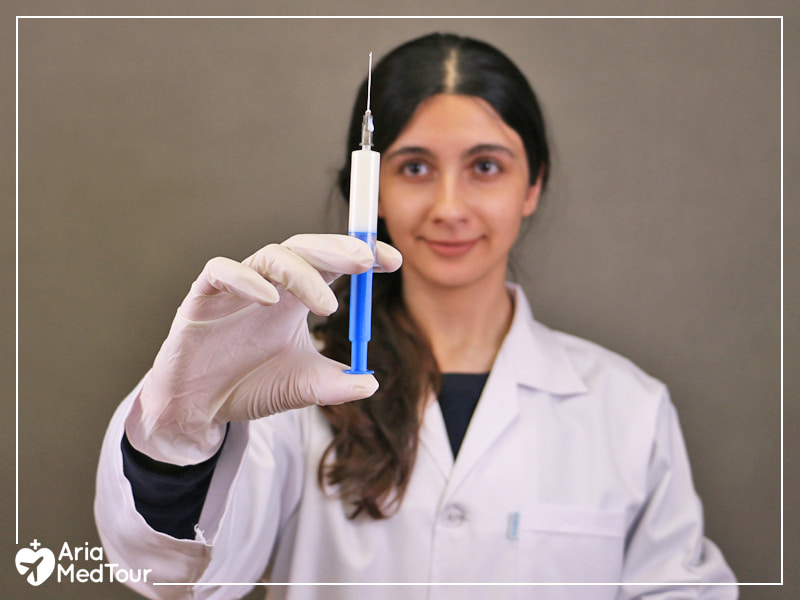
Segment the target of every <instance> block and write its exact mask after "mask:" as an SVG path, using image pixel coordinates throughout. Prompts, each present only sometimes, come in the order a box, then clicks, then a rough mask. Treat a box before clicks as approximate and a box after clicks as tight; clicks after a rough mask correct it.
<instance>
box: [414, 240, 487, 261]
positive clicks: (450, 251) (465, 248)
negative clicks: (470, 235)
mask: <svg viewBox="0 0 800 600" xmlns="http://www.w3.org/2000/svg"><path fill="white" fill-rule="evenodd" d="M425 242H426V243H427V244H428V247H430V249H431V250H433V251H434V252H435V253H436V254H438V255H439V256H446V257H449V258H452V257H458V256H463V255H464V254H466V253H467V252H469V251H470V250H472V248H474V247H475V245H476V244H477V243H478V240H477V239H474V240H428V239H426V240H425Z"/></svg>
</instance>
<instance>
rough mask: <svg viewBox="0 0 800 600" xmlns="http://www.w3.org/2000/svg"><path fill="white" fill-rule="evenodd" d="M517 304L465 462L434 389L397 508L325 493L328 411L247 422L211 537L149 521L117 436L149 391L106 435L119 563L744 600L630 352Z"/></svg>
mask: <svg viewBox="0 0 800 600" xmlns="http://www.w3.org/2000/svg"><path fill="white" fill-rule="evenodd" d="M512 290H513V292H514V296H515V306H516V309H515V315H514V319H513V323H512V326H511V329H510V331H509V333H508V335H507V336H506V339H505V341H504V342H503V345H502V347H501V349H500V352H499V354H498V356H497V359H496V361H495V364H494V367H493V368H492V372H491V374H490V376H489V379H488V381H487V383H486V387H485V389H484V392H483V395H482V396H481V399H480V401H479V403H478V406H477V408H476V410H475V414H474V416H473V418H472V421H471V423H470V426H469V429H468V431H467V433H466V437H465V439H464V441H463V445H462V446H461V449H460V451H459V454H458V459H457V460H456V461H455V462H454V461H453V457H452V453H451V450H450V446H449V443H448V438H447V433H446V430H445V425H444V422H443V420H442V415H441V412H440V410H439V406H438V403H437V402H436V401H435V400H434V399H433V398H431V401H430V402H429V404H428V405H427V409H426V412H425V415H424V420H423V424H422V429H421V431H420V443H419V450H418V454H417V460H416V464H415V466H414V470H413V474H412V477H411V481H410V483H409V486H408V490H407V492H406V495H405V499H404V501H403V503H402V506H401V508H400V510H399V512H398V513H397V514H395V515H394V516H393V517H391V518H389V519H385V520H380V521H375V520H372V519H369V518H367V517H364V518H359V519H357V520H355V521H351V520H348V519H347V517H346V511H345V508H344V507H343V505H342V503H341V502H340V501H338V500H336V499H333V498H330V497H328V496H326V495H325V494H323V492H322V491H321V490H320V488H319V486H318V485H317V465H318V462H319V458H320V455H321V454H322V452H323V450H324V449H325V448H326V446H327V445H328V442H329V441H330V438H331V434H330V431H329V426H328V424H327V421H326V420H325V418H324V417H323V415H322V414H321V412H320V411H319V410H318V409H317V408H315V407H312V408H308V409H302V410H295V411H290V412H287V413H283V414H280V415H276V416H272V417H268V418H265V419H261V420H258V421H254V422H251V423H249V424H247V423H234V424H232V426H231V428H230V431H229V434H228V438H227V441H226V443H225V446H224V449H223V452H222V454H221V457H220V460H219V463H218V465H217V468H216V471H215V474H214V477H213V480H212V483H211V486H210V489H209V493H208V497H207V500H206V504H205V506H204V509H203V513H202V516H201V519H200V523H199V525H198V528H197V539H196V540H177V539H174V538H172V537H170V536H168V535H165V534H162V533H158V532H156V531H153V530H152V529H151V528H150V527H149V526H148V525H147V524H146V523H145V521H144V519H143V518H142V517H141V516H140V515H139V514H138V513H137V512H136V510H135V508H134V503H133V498H132V495H131V489H130V485H129V483H128V481H127V479H126V478H125V476H124V475H123V473H122V457H121V453H120V440H121V438H122V434H123V427H124V421H125V417H126V416H127V413H128V411H129V409H130V406H131V404H132V402H133V400H134V398H135V397H136V394H137V392H138V390H134V391H133V392H132V394H131V395H130V396H129V397H128V398H127V399H126V400H125V402H123V404H122V405H121V406H120V408H119V410H118V411H117V412H116V414H115V415H114V417H113V420H112V421H111V425H110V427H109V429H108V433H107V436H106V439H105V442H104V445H103V450H102V455H101V458H100V466H99V470H98V478H97V497H96V502H95V515H96V520H97V525H98V528H99V531H100V536H101V539H102V541H103V545H104V547H105V549H106V553H107V557H108V558H109V559H110V560H112V561H113V562H115V563H119V564H120V565H122V566H124V567H127V568H137V569H138V568H149V569H152V572H151V573H150V574H149V576H148V582H153V581H157V582H197V583H203V582H207V583H209V582H213V583H220V582H237V583H243V582H249V583H252V582H255V581H258V580H259V578H260V577H261V576H262V574H263V573H264V570H265V567H267V565H268V564H269V565H270V569H271V574H270V575H269V577H270V579H269V580H270V581H273V582H294V583H298V584H299V583H314V582H328V583H343V582H357V583H364V582H372V583H403V584H409V583H412V584H425V583H448V584H453V583H465V584H466V583H482V584H485V583H497V584H515V583H527V584H530V583H535V584H542V583H550V584H585V583H624V585H623V586H613V585H610V586H585V585H570V586H565V585H552V586H548V585H497V586H493V587H491V588H487V587H485V586H481V585H479V586H469V587H467V586H453V585H404V586H385V585H384V586H368V587H363V586H347V585H337V586H324V587H318V586H308V585H292V586H271V587H270V588H269V598H270V599H271V598H289V599H291V600H298V599H306V598H326V599H328V598H349V599H352V598H362V597H369V598H371V599H380V600H383V599H386V600H391V599H398V600H399V599H402V600H417V599H419V600H422V599H430V600H445V599H458V600H462V599H470V598H475V599H477V598H486V597H491V598H496V599H504V598H508V599H516V598H537V599H555V598H559V599H561V598H568V599H573V598H574V599H579V598H580V599H583V598H586V599H589V598H591V599H592V600H604V599H609V600H611V599H617V600H621V599H629V598H648V599H651V600H652V599H656V598H658V599H667V598H669V599H679V598H681V599H682V598H687V599H688V598H704V599H712V598H713V599H723V598H724V599H729V598H736V597H737V589H736V586H735V585H726V586H701V585H698V586H690V587H687V586H686V585H672V584H687V583H697V584H701V583H710V582H711V583H722V582H727V583H733V582H735V579H734V576H733V573H732V572H731V570H730V569H729V567H728V566H727V564H726V563H725V560H724V558H723V556H722V554H721V553H720V551H719V550H718V549H717V547H716V546H715V545H714V544H713V543H711V542H710V541H708V540H707V539H705V538H704V537H703V516H702V507H701V504H700V501H699V499H698V497H697V495H696V493H695V491H694V488H693V485H692V479H691V473H690V470H689V463H688V460H687V456H686V450H685V447H684V443H683V439H682V437H681V432H680V428H679V425H678V420H677V417H676V413H675V409H674V408H673V405H672V404H671V402H670V400H669V397H668V394H667V390H666V388H665V387H664V385H663V384H662V383H660V382H659V381H657V380H655V379H653V378H651V377H649V376H648V375H646V374H644V373H643V372H641V371H640V370H639V369H638V368H636V367H635V366H634V365H633V364H631V363H630V362H629V361H627V360H626V359H624V358H622V357H620V356H618V355H616V354H614V353H612V352H609V351H607V350H604V349H602V348H600V347H598V346H596V345H594V344H592V343H590V342H587V341H585V340H582V339H578V338H575V337H573V336H569V335H566V334H563V333H558V332H554V331H552V330H550V329H548V328H546V327H545V326H543V325H542V324H540V323H538V322H537V321H535V320H534V319H533V317H532V315H531V313H530V309H529V307H528V303H527V301H526V299H525V297H524V294H523V293H522V291H521V290H520V289H519V288H517V287H515V286H512ZM136 589H137V590H138V591H139V592H140V593H142V594H144V595H145V596H147V597H150V598H165V599H166V598H209V599H214V600H218V599H219V600H221V599H226V598H238V597H240V596H242V595H244V594H245V593H246V592H247V591H248V588H247V587H240V586H204V585H197V586H176V587H173V586H152V585H149V584H147V585H139V586H138V587H137V588H136Z"/></svg>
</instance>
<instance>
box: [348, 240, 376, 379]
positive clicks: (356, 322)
mask: <svg viewBox="0 0 800 600" xmlns="http://www.w3.org/2000/svg"><path fill="white" fill-rule="evenodd" d="M350 235H351V236H353V237H355V238H358V239H360V240H361V241H364V242H366V243H368V244H369V246H370V248H372V249H373V251H374V250H375V238H376V235H375V234H374V233H366V232H358V231H356V232H352V231H351V232H350ZM372 272H373V271H372V269H370V270H369V271H366V272H364V273H358V274H356V275H351V276H350V331H349V336H348V337H349V338H350V345H351V346H350V369H348V370H347V371H346V373H353V374H362V373H372V371H370V370H369V369H367V345H368V344H369V341H370V339H371V337H372Z"/></svg>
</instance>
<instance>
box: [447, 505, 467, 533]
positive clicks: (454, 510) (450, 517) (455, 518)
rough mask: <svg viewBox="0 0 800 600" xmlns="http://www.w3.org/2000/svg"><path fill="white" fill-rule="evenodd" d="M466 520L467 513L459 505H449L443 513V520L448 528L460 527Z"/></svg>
mask: <svg viewBox="0 0 800 600" xmlns="http://www.w3.org/2000/svg"><path fill="white" fill-rule="evenodd" d="M466 518H467V514H466V512H465V511H464V509H463V508H462V507H461V506H459V505H458V504H448V505H447V506H445V507H444V510H443V511H442V519H443V521H444V524H445V525H447V526H448V527H458V526H459V525H461V524H462V523H463V522H464V521H465V520H466Z"/></svg>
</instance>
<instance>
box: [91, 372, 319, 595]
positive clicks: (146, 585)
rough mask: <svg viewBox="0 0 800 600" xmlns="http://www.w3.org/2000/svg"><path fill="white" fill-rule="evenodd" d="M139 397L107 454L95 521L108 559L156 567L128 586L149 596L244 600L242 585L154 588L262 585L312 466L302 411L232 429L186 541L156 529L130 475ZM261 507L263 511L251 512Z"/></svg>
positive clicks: (113, 431)
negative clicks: (132, 421)
mask: <svg viewBox="0 0 800 600" xmlns="http://www.w3.org/2000/svg"><path fill="white" fill-rule="evenodd" d="M137 394H138V388H137V389H136V390H134V391H133V392H132V393H131V395H130V396H129V397H128V398H127V399H126V400H125V401H124V402H123V403H122V404H121V405H120V407H119V408H118V409H117V411H116V413H115V415H114V417H113V418H112V420H111V424H110V425H109V428H108V431H107V433H106V437H105V440H104V442H103V448H102V451H101V455H100V464H99V468H98V475H97V494H96V498H95V520H96V522H97V527H98V531H99V533H100V538H101V540H102V542H103V547H104V549H105V552H106V560H107V562H109V563H116V564H117V565H119V566H120V567H122V568H126V569H150V570H151V571H150V572H149V573H148V575H147V581H146V582H138V583H133V582H129V583H128V585H130V586H131V587H132V588H134V589H135V590H136V591H137V592H138V593H140V594H142V595H143V596H145V597H147V598H154V599H161V600H166V599H178V598H180V599H188V598H196V597H203V598H206V597H209V596H208V594H209V593H211V592H213V596H211V597H213V598H214V599H220V600H222V599H227V598H236V597H239V595H241V594H242V593H243V592H244V591H245V589H244V588H242V587H239V586H236V587H221V588H216V589H215V588H211V587H206V586H201V587H198V588H194V586H190V585H187V586H171V585H170V586H160V585H159V586H153V585H152V583H153V582H159V583H162V582H187V583H201V582H203V581H220V582H222V581H228V582H255V581H258V579H259V577H260V576H261V575H262V573H263V572H264V569H265V566H266V565H267V563H268V561H269V557H270V554H271V552H272V548H273V546H274V543H275V539H276V537H277V535H278V532H279V531H280V530H281V528H282V526H283V524H284V523H285V522H286V520H287V519H288V517H289V515H290V514H291V513H292V511H293V510H294V508H295V507H296V505H297V503H298V502H299V500H300V497H301V490H302V481H303V469H304V463H303V459H302V453H301V448H302V446H301V443H300V426H299V419H298V418H297V416H296V414H295V411H292V412H289V413H285V414H281V415H275V416H273V417H269V418H268V419H264V420H262V421H260V422H259V423H257V424H255V425H251V424H248V423H232V424H231V426H230V431H229V433H228V437H227V438H226V441H225V444H224V445H223V447H222V449H221V451H220V454H219V457H218V460H217V465H216V468H215V471H214V475H213V477H212V480H211V484H210V486H209V490H208V494H207V497H206V501H205V504H204V506H203V510H202V514H201V516H200V520H199V523H198V525H197V527H195V535H194V536H193V537H192V538H186V539H179V538H176V537H173V536H171V535H168V534H166V533H163V532H160V531H157V530H155V529H153V528H152V527H151V526H150V525H148V523H147V521H146V520H145V518H144V517H143V516H142V515H141V514H140V513H139V512H138V511H137V510H136V506H135V501H134V497H133V493H132V489H131V485H130V482H129V481H128V479H127V478H126V477H125V474H124V473H123V463H122V452H121V449H120V443H119V440H120V438H121V436H122V435H123V432H124V423H125V419H126V417H127V414H128V412H129V410H130V407H131V405H132V403H133V402H134V401H135V399H136V397H137ZM251 428H252V429H253V431H252V432H251ZM253 436H255V440H251V437H253ZM251 442H252V443H251ZM254 506H257V507H258V510H257V511H254V510H251V509H252V507H254Z"/></svg>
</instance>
